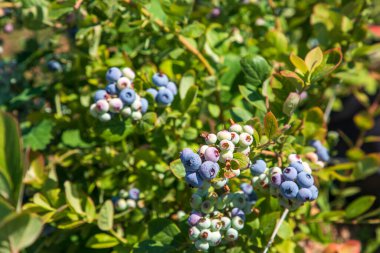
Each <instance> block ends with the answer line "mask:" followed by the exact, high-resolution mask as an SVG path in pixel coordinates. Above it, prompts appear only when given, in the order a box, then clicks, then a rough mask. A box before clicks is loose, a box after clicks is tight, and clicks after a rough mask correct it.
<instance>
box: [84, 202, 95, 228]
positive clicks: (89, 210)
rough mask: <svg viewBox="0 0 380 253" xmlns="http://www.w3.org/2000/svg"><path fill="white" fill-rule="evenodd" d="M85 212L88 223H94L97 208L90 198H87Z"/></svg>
mask: <svg viewBox="0 0 380 253" xmlns="http://www.w3.org/2000/svg"><path fill="white" fill-rule="evenodd" d="M85 212H86V216H87V220H88V222H90V223H91V222H92V221H93V220H95V218H96V207H95V204H94V201H92V199H91V198H90V197H88V196H87V198H86V205H85Z"/></svg>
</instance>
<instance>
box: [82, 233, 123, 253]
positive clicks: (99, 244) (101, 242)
mask: <svg viewBox="0 0 380 253" xmlns="http://www.w3.org/2000/svg"><path fill="white" fill-rule="evenodd" d="M118 244H119V241H118V240H117V239H116V238H115V237H113V236H111V235H108V234H105V233H100V234H95V235H93V236H92V237H91V238H90V239H89V240H88V241H87V243H86V247H88V248H92V249H107V248H112V247H115V246H116V245H118Z"/></svg>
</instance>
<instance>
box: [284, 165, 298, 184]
mask: <svg viewBox="0 0 380 253" xmlns="http://www.w3.org/2000/svg"><path fill="white" fill-rule="evenodd" d="M282 174H283V176H284V178H285V180H290V181H293V180H295V179H296V178H297V170H296V169H295V168H293V167H287V168H285V169H284V171H283V173H282Z"/></svg>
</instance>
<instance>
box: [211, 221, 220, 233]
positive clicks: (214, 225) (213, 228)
mask: <svg viewBox="0 0 380 253" xmlns="http://www.w3.org/2000/svg"><path fill="white" fill-rule="evenodd" d="M220 229H222V222H221V221H220V220H219V219H213V220H211V231H219V230H220Z"/></svg>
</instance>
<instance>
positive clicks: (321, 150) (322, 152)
mask: <svg viewBox="0 0 380 253" xmlns="http://www.w3.org/2000/svg"><path fill="white" fill-rule="evenodd" d="M310 144H311V146H312V147H313V148H315V150H316V154H317V156H318V160H319V161H322V162H328V161H329V160H330V156H329V152H328V150H327V148H325V147H324V146H323V145H322V143H321V142H320V141H318V140H314V141H312V142H311V143H310Z"/></svg>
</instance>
